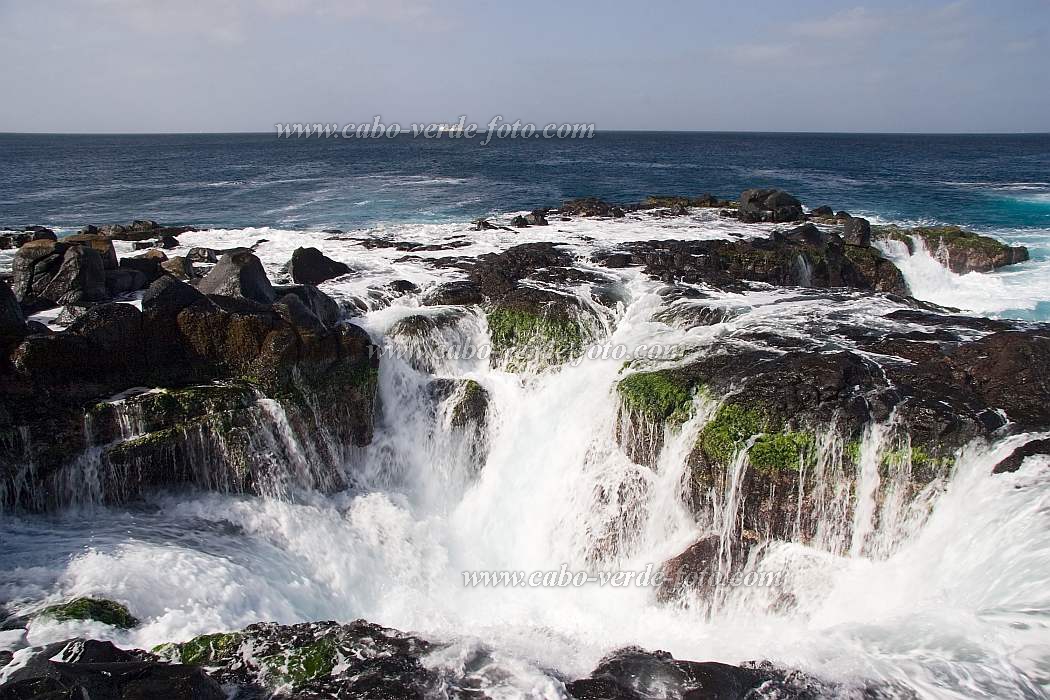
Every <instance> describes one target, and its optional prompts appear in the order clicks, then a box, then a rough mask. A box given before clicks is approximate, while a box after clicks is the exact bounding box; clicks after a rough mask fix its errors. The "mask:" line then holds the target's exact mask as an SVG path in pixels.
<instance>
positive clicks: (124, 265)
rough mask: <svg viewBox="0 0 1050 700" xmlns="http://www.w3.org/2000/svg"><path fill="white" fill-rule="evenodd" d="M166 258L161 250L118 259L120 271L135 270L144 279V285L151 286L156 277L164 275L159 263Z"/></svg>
mask: <svg viewBox="0 0 1050 700" xmlns="http://www.w3.org/2000/svg"><path fill="white" fill-rule="evenodd" d="M167 259H168V256H167V255H166V254H165V253H164V251H161V250H148V251H146V252H145V253H142V254H141V255H135V256H132V257H128V258H121V259H120V269H127V270H135V271H137V272H141V273H142V274H143V275H145V277H146V284H152V283H153V282H154V281H155V280H156V279H157V278H158V277H160V276H161V275H163V274H164V270H163V269H162V268H161V266H160V265H161V263H162V262H164V261H165V260H167Z"/></svg>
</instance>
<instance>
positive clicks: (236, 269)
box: [197, 248, 306, 304]
mask: <svg viewBox="0 0 1050 700" xmlns="http://www.w3.org/2000/svg"><path fill="white" fill-rule="evenodd" d="M299 250H306V249H304V248H300V249H299ZM292 257H293V260H294V259H295V256H294V255H293V256H292ZM293 278H295V275H294V274H293ZM300 279H301V277H300V278H299V279H296V281H299V280H300ZM197 289H199V290H200V291H201V293H203V294H213V295H217V296H226V297H240V298H243V299H249V300H251V301H254V302H257V303H260V304H271V303H273V301H274V299H275V298H276V296H277V295H276V293H275V292H274V290H273V286H272V285H271V284H270V280H269V278H268V277H267V276H266V271H265V270H264V269H263V266H262V262H261V261H260V260H259V258H257V257H255V255H253V254H252V253H227V254H226V255H224V256H222V258H221V259H220V260H219V262H218V263H217V264H216V265H215V267H213V268H212V269H211V271H210V272H209V273H208V274H207V275H205V276H204V279H202V280H201V281H200V284H198V285H197Z"/></svg>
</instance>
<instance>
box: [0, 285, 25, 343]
mask: <svg viewBox="0 0 1050 700" xmlns="http://www.w3.org/2000/svg"><path fill="white" fill-rule="evenodd" d="M27 333H28V329H27V328H26V317H25V314H23V313H22V307H21V306H19V305H18V300H17V299H15V295H14V293H13V292H12V291H11V288H10V287H8V286H7V285H6V284H4V283H3V282H0V351H3V353H4V354H5V355H6V354H7V352H8V351H9V350H10V349H11V346H12V344H13V343H17V342H18V341H20V340H22V338H23V337H25V335H26V334H27Z"/></svg>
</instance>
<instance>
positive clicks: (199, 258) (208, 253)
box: [186, 248, 219, 264]
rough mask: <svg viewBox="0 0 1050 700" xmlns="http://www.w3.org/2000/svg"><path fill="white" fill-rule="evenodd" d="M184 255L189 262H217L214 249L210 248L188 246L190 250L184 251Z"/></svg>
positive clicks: (217, 257) (217, 258)
mask: <svg viewBox="0 0 1050 700" xmlns="http://www.w3.org/2000/svg"><path fill="white" fill-rule="evenodd" d="M186 257H187V258H189V259H190V261H191V262H196V263H212V264H214V263H217V262H219V256H218V255H217V254H216V252H215V250H213V249H211V248H190V252H188V253H186Z"/></svg>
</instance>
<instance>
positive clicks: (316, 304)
mask: <svg viewBox="0 0 1050 700" xmlns="http://www.w3.org/2000/svg"><path fill="white" fill-rule="evenodd" d="M274 291H275V292H276V293H277V294H278V295H279V296H285V295H288V294H291V295H294V296H296V297H298V298H299V301H301V302H302V303H303V304H304V305H305V306H306V308H307V309H309V310H310V312H311V313H312V314H313V315H314V316H316V317H317V318H318V320H320V321H321V323H323V324H324V325H326V326H334V325H335V324H336V323H338V322H339V319H340V318H341V317H342V313H341V312H340V310H339V304H337V303H336V302H335V300H334V299H332V297H330V296H328V295H327V294H325V293H324V292H322V291H321V290H320V289H318V288H317V287H315V286H314V285H312V284H296V285H287V286H282V287H274Z"/></svg>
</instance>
